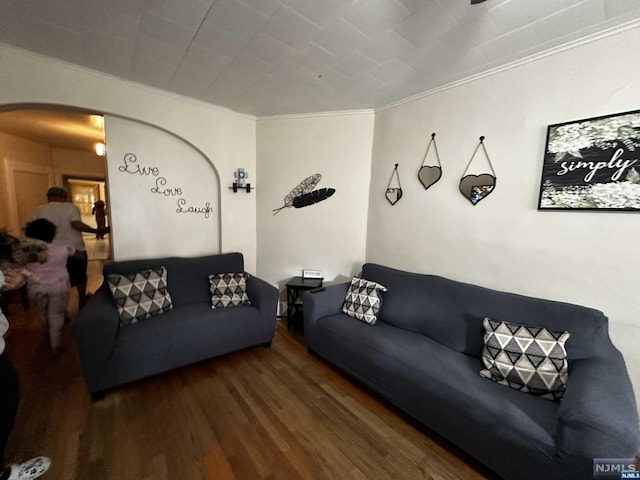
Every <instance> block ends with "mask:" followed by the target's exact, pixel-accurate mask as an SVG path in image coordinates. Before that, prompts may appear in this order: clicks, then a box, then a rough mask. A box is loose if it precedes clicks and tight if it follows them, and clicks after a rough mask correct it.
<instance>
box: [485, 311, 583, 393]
mask: <svg viewBox="0 0 640 480" xmlns="http://www.w3.org/2000/svg"><path fill="white" fill-rule="evenodd" d="M482 325H483V326H484V329H485V334H484V346H483V348H482V361H483V362H484V365H485V367H486V369H485V370H481V371H480V376H482V377H485V378H489V379H491V380H493V381H494V382H497V383H499V384H501V385H506V386H508V387H511V388H514V389H516V390H520V391H522V392H526V393H530V394H533V395H538V396H540V397H542V398H546V399H548V400H558V401H559V400H561V399H562V397H563V396H564V392H565V389H566V388H567V379H568V377H569V373H568V372H569V365H568V362H567V352H566V350H565V343H566V342H567V340H568V339H569V336H570V334H569V332H567V331H566V330H565V331H562V332H554V331H551V330H547V329H546V328H538V327H527V326H524V325H517V324H514V323H508V322H499V321H495V320H491V319H490V318H485V319H484V321H483V322H482Z"/></svg>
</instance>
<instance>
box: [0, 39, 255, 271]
mask: <svg viewBox="0 0 640 480" xmlns="http://www.w3.org/2000/svg"><path fill="white" fill-rule="evenodd" d="M0 71H1V72H2V82H1V84H0V108H6V107H7V106H9V105H12V104H23V103H31V104H34V103H35V104H56V105H68V106H73V107H80V108H85V109H89V110H92V111H95V112H100V113H106V114H113V115H115V116H120V117H124V118H129V119H133V120H137V121H141V122H144V123H148V124H150V125H153V126H156V127H159V128H162V129H164V130H167V131H169V132H172V133H173V134H175V135H177V136H178V137H181V138H182V139H184V140H185V141H186V142H188V143H190V144H191V145H193V146H194V147H195V148H197V149H198V150H200V151H201V152H202V153H203V155H204V156H205V157H206V158H207V160H208V161H210V162H211V163H212V164H213V165H214V166H215V168H216V170H217V171H218V174H219V176H220V181H221V184H222V185H221V186H222V192H221V198H220V206H221V217H222V218H221V245H220V248H221V250H222V251H224V252H229V251H240V252H242V253H243V254H244V256H245V268H246V269H247V271H250V272H255V270H256V221H255V215H256V210H255V198H256V197H255V195H246V196H239V195H237V194H236V195H234V194H233V193H232V192H231V190H229V189H228V188H226V186H227V185H231V183H232V182H233V179H234V177H233V172H234V171H235V170H236V169H237V168H238V167H243V168H246V169H247V170H249V171H252V172H255V161H256V144H255V118H254V117H251V116H247V115H240V114H237V113H234V112H232V111H230V110H226V109H223V108H220V107H215V106H212V105H207V104H205V103H202V102H197V101H192V100H190V99H188V98H186V97H180V96H178V95H172V94H168V93H165V92H161V91H160V90H155V89H152V88H148V87H144V86H141V85H138V84H135V83H131V82H126V81H122V80H119V79H116V78H113V77H109V76H106V75H102V74H99V73H96V72H93V71H90V70H87V69H82V68H79V67H76V66H73V65H70V64H67V63H64V62H60V61H56V60H52V59H49V58H46V57H42V56H38V55H35V54H32V53H28V52H26V51H24V50H20V49H16V48H13V47H9V46H6V45H0ZM111 214H112V218H116V217H117V216H118V214H119V212H117V211H112V212H111ZM175 248H176V249H175V252H174V253H175V254H176V255H179V254H180V252H181V245H176V246H175Z"/></svg>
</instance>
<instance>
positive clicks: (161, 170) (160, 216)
mask: <svg viewBox="0 0 640 480" xmlns="http://www.w3.org/2000/svg"><path fill="white" fill-rule="evenodd" d="M104 126H105V139H106V145H107V167H108V168H107V170H108V175H109V205H110V208H111V210H112V211H116V212H119V215H112V216H111V236H112V239H113V254H114V257H115V258H117V259H120V260H125V259H136V258H145V257H147V258H153V257H163V256H168V255H175V254H176V253H177V252H179V254H180V255H182V256H186V257H191V256H197V255H205V254H209V253H219V251H220V208H219V202H218V198H219V194H220V186H219V182H218V178H217V177H216V175H215V172H214V170H213V167H212V166H211V164H210V163H209V162H207V160H206V159H205V158H204V157H203V156H202V155H201V154H200V152H198V151H197V150H195V149H194V148H193V147H192V146H191V145H189V144H187V143H185V142H183V141H182V140H180V139H179V138H177V137H175V136H173V135H171V134H169V133H167V132H164V131H162V130H159V129H157V128H154V127H151V126H149V125H144V124H142V123H137V122H132V121H130V120H125V119H122V118H116V117H112V116H109V115H107V116H105V119H104Z"/></svg>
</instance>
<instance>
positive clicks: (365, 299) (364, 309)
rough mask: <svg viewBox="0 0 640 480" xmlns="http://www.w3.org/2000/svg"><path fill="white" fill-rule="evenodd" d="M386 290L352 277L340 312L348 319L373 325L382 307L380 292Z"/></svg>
mask: <svg viewBox="0 0 640 480" xmlns="http://www.w3.org/2000/svg"><path fill="white" fill-rule="evenodd" d="M386 291H387V289H386V288H385V287H383V286H382V285H380V284H379V283H376V282H371V281H369V280H365V279H364V278H358V277H353V278H352V279H351V284H350V285H349V288H348V289H347V295H346V296H345V298H344V303H343V304H342V311H343V312H344V313H346V314H347V315H349V316H350V317H353V318H357V319H358V320H360V321H363V322H365V323H368V324H369V325H375V324H376V320H377V319H378V312H379V311H380V307H382V295H381V292H386Z"/></svg>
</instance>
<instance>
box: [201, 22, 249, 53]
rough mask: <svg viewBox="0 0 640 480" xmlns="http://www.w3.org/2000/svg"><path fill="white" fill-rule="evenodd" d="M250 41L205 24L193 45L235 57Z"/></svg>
mask: <svg viewBox="0 0 640 480" xmlns="http://www.w3.org/2000/svg"><path fill="white" fill-rule="evenodd" d="M247 43H248V40H247V39H246V38H242V37H240V36H238V35H236V34H234V33H233V32H230V31H228V30H225V29H224V28H222V27H217V26H215V25H209V24H204V25H202V27H200V29H199V30H198V33H197V34H196V36H195V37H194V39H193V45H198V46H199V47H203V48H207V49H209V50H211V51H214V52H217V53H219V54H221V55H224V56H226V57H235V56H236V55H238V54H239V53H240V52H241V51H242V50H243V49H244V47H245V46H246V45H247Z"/></svg>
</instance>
